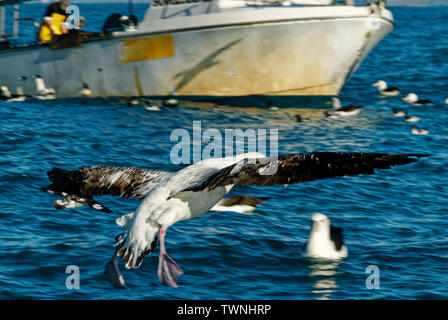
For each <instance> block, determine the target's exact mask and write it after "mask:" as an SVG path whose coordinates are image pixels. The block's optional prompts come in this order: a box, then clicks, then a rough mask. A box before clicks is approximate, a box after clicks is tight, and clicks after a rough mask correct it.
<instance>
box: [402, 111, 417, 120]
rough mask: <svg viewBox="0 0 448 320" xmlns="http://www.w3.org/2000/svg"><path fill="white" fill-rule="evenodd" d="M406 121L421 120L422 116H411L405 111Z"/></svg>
mask: <svg viewBox="0 0 448 320" xmlns="http://www.w3.org/2000/svg"><path fill="white" fill-rule="evenodd" d="M404 121H406V122H418V121H420V117H417V116H410V115H408V113H407V112H405V116H404Z"/></svg>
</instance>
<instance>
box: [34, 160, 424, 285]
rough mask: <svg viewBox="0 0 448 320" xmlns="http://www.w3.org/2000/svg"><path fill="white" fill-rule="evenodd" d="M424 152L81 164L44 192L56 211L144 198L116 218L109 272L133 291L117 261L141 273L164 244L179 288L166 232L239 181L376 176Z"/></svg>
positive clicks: (165, 268) (165, 275)
mask: <svg viewBox="0 0 448 320" xmlns="http://www.w3.org/2000/svg"><path fill="white" fill-rule="evenodd" d="M423 156H426V155H423V154H384V153H344V152H339V153H335V152H314V153H307V154H290V155H280V156H278V157H266V156H264V155H263V154H260V153H247V154H240V155H236V156H234V157H226V158H219V159H207V160H203V161H201V162H197V163H195V164H192V165H189V166H187V167H185V168H183V169H181V170H179V171H177V172H174V173H170V172H161V171H155V170H150V169H143V168H137V167H127V168H119V167H107V166H93V167H81V168H79V169H78V170H73V171H71V170H63V169H58V168H53V169H52V170H51V171H49V172H48V176H49V178H50V180H51V182H52V183H51V184H50V185H49V186H48V187H47V188H43V190H44V191H46V192H50V193H54V194H58V195H61V196H63V197H64V200H62V201H57V200H56V201H55V206H56V207H60V208H63V207H75V206H79V205H88V206H90V207H92V208H93V209H96V210H99V211H104V212H110V210H109V209H107V208H106V207H105V206H103V205H101V204H100V203H98V202H96V201H95V200H94V199H93V196H100V195H114V196H122V197H125V198H128V197H136V198H138V199H141V200H143V202H142V203H141V204H140V206H139V207H138V208H137V210H136V211H135V212H134V213H130V214H127V215H123V216H122V217H120V218H118V219H117V220H116V222H117V224H119V225H120V226H121V227H123V229H124V231H123V232H122V233H121V234H119V235H118V236H117V237H116V238H115V240H116V242H115V245H114V246H115V248H116V251H115V253H114V255H113V257H112V259H111V260H110V261H109V262H108V263H107V265H106V268H105V274H106V276H107V277H108V279H109V280H110V282H111V283H112V284H113V285H114V286H115V287H116V288H127V287H126V284H125V282H124V279H123V277H122V275H121V274H120V271H119V269H118V265H117V256H119V257H121V259H122V260H123V261H124V263H125V266H126V268H128V269H129V268H138V267H139V266H140V265H141V263H142V261H143V257H144V256H145V255H148V254H150V253H151V252H152V251H153V250H154V249H155V248H156V245H157V242H158V241H159V243H160V252H159V265H158V277H159V280H160V281H161V282H162V283H163V284H165V285H167V286H172V287H177V278H178V277H179V276H180V275H181V274H182V273H183V272H182V269H181V268H180V267H179V266H178V265H177V263H176V262H175V261H174V260H173V259H172V258H171V257H170V256H169V255H168V254H167V252H166V248H165V234H166V230H167V229H168V228H169V227H170V226H172V225H173V224H174V223H176V222H178V221H182V220H187V219H192V218H195V217H198V216H200V215H202V214H204V213H206V212H208V211H209V210H210V209H212V208H213V207H214V206H215V205H216V204H217V203H218V202H220V201H221V200H222V199H223V198H224V197H225V196H226V194H227V193H228V192H229V191H230V190H231V189H232V187H233V186H234V185H236V184H239V185H256V186H271V185H288V184H293V183H299V182H306V181H312V180H317V179H325V178H332V177H341V176H345V175H349V176H354V175H360V174H374V173H375V170H374V169H390V168H391V166H395V165H404V164H408V163H411V162H415V161H417V159H418V158H420V157H423Z"/></svg>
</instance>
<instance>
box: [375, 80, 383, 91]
mask: <svg viewBox="0 0 448 320" xmlns="http://www.w3.org/2000/svg"><path fill="white" fill-rule="evenodd" d="M372 86H373V87H378V90H380V91H382V90H384V89H386V88H387V83H386V81H384V80H378V81H377V82H375V83H374V84H372Z"/></svg>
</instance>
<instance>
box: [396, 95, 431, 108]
mask: <svg viewBox="0 0 448 320" xmlns="http://www.w3.org/2000/svg"><path fill="white" fill-rule="evenodd" d="M403 101H406V102H407V103H410V104H412V105H415V106H420V105H425V104H432V101H431V100H419V99H418V95H417V94H415V93H409V94H408V95H406V96H404V97H403Z"/></svg>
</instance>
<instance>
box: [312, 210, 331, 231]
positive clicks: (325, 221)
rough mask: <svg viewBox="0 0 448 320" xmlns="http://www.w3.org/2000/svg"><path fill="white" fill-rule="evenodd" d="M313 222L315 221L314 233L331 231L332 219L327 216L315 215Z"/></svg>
mask: <svg viewBox="0 0 448 320" xmlns="http://www.w3.org/2000/svg"><path fill="white" fill-rule="evenodd" d="M311 220H313V231H324V230H330V219H329V218H328V217H327V216H326V215H324V214H322V213H314V214H313V215H312V216H311Z"/></svg>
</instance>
